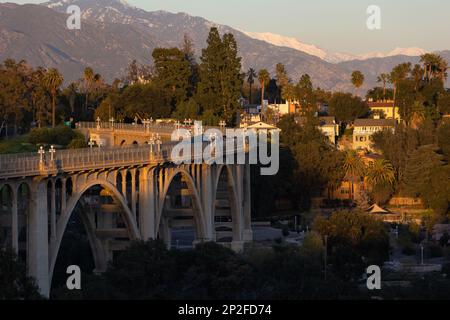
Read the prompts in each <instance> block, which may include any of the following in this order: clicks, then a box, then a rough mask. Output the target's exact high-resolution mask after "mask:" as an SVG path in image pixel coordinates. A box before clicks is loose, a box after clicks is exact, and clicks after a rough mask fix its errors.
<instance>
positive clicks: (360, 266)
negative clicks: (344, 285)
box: [313, 211, 389, 281]
mask: <svg viewBox="0 0 450 320" xmlns="http://www.w3.org/2000/svg"><path fill="white" fill-rule="evenodd" d="M313 230H314V231H316V232H318V233H319V234H320V235H321V236H322V238H324V237H325V236H327V237H328V241H327V242H328V248H327V249H328V250H327V251H328V252H329V262H330V265H331V269H332V270H334V271H335V272H336V274H338V275H339V276H340V277H342V278H343V279H347V280H349V281H356V280H357V279H359V277H360V276H361V274H362V273H363V272H364V269H365V267H367V266H369V265H373V264H375V265H382V264H383V263H384V262H385V261H386V260H387V259H388V258H389V235H388V233H387V232H386V229H385V227H384V225H383V223H382V222H380V221H378V220H376V219H375V218H373V217H371V216H369V215H367V214H362V213H358V212H347V211H343V212H335V213H333V214H332V215H331V217H330V218H329V219H326V218H324V217H318V218H317V219H316V221H315V222H314V226H313Z"/></svg>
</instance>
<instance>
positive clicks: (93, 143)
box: [88, 139, 95, 150]
mask: <svg viewBox="0 0 450 320" xmlns="http://www.w3.org/2000/svg"><path fill="white" fill-rule="evenodd" d="M88 146H89V148H91V150H92V148H94V146H95V141H94V140H92V139H89V143H88Z"/></svg>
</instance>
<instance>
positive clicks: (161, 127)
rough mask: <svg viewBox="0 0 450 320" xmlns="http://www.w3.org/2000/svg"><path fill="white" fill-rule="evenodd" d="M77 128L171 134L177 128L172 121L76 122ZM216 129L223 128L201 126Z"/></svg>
mask: <svg viewBox="0 0 450 320" xmlns="http://www.w3.org/2000/svg"><path fill="white" fill-rule="evenodd" d="M76 127H77V129H88V130H97V131H102V130H109V131H121V132H134V133H161V134H172V132H174V131H175V130H176V129H177V126H176V125H175V124H173V123H152V124H133V123H111V122H78V123H77V124H76ZM179 128H180V129H188V130H191V129H192V128H193V126H186V125H180V126H179ZM209 129H217V130H223V128H221V127H213V126H203V130H204V131H206V130H209Z"/></svg>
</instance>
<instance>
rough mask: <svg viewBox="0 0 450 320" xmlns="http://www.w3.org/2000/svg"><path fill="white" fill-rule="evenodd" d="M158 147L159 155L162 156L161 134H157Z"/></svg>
mask: <svg viewBox="0 0 450 320" xmlns="http://www.w3.org/2000/svg"><path fill="white" fill-rule="evenodd" d="M156 145H157V146H158V154H159V155H161V145H162V140H161V137H160V136H159V134H156Z"/></svg>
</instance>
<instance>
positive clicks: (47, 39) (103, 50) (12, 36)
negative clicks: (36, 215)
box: [0, 0, 450, 94]
mask: <svg viewBox="0 0 450 320" xmlns="http://www.w3.org/2000/svg"><path fill="white" fill-rule="evenodd" d="M72 4H75V5H78V6H79V7H80V8H81V11H82V17H83V19H82V28H81V30H75V31H74V30H69V29H67V27H66V20H67V14H66V10H67V7H68V6H70V5H72ZM0 17H1V18H0V61H3V60H5V59H7V58H13V59H16V60H21V59H25V60H27V61H28V62H29V63H30V64H32V65H34V66H43V67H56V68H58V69H59V70H60V71H61V72H62V73H63V75H64V79H65V80H66V82H69V81H73V80H77V79H78V77H80V75H81V74H82V72H83V69H84V68H85V67H86V66H91V67H93V68H94V69H95V71H96V72H99V73H100V74H102V75H103V77H104V78H105V79H106V80H107V81H112V80H113V79H114V78H120V77H121V76H123V74H124V71H125V69H126V67H127V66H128V65H129V63H130V62H131V61H132V60H134V59H136V60H137V62H138V63H142V64H151V63H152V58H151V53H152V51H153V49H155V48H157V47H179V46H180V45H181V44H182V41H183V38H184V35H185V34H187V35H188V36H189V37H190V38H191V39H192V40H193V43H194V47H195V50H196V54H197V57H198V56H200V55H201V50H202V48H204V47H205V45H206V39H207V37H208V33H209V30H210V28H211V27H213V26H216V27H218V28H219V31H220V32H221V33H222V34H223V33H232V34H233V35H234V36H235V39H236V41H237V43H238V48H239V55H240V56H241V57H242V68H243V70H248V68H250V67H251V68H254V69H256V70H260V69H262V68H265V69H267V70H268V71H269V72H270V73H271V74H272V75H273V74H274V72H275V65H276V64H277V63H283V64H284V65H285V66H286V69H287V71H288V73H289V77H290V78H291V80H292V81H293V82H296V81H298V79H300V77H301V76H302V75H303V74H306V73H307V74H309V75H310V76H311V78H312V80H313V83H314V85H315V86H318V87H321V88H323V89H328V90H335V91H337V90H341V91H348V90H353V89H352V85H351V82H350V74H351V72H352V71H354V70H361V71H362V72H363V73H364V74H365V75H366V81H365V84H364V87H363V88H361V90H360V92H359V93H360V94H364V92H365V91H366V90H367V89H368V88H370V87H373V86H375V85H376V84H377V82H376V79H377V76H378V75H379V74H380V73H383V72H388V71H390V70H391V69H392V67H393V66H395V65H396V64H398V63H402V62H411V63H419V57H418V55H420V54H422V53H423V50H421V49H420V48H407V49H402V48H398V49H395V50H393V51H392V52H390V53H386V54H383V53H370V54H367V55H361V56H356V55H351V54H346V53H335V52H329V51H327V50H324V49H322V48H319V47H317V46H314V45H309V44H305V43H302V42H301V41H299V40H297V39H295V38H288V37H283V36H279V35H273V34H263V35H258V34H254V33H248V32H242V31H239V30H237V29H235V28H232V27H229V26H225V25H220V24H216V23H214V22H212V21H209V20H206V19H204V18H202V17H195V16H191V15H188V14H186V13H171V12H166V11H153V12H149V11H145V10H142V9H140V8H137V7H133V6H131V5H129V4H128V3H126V2H125V1H123V0H52V1H50V2H47V3H45V4H43V5H33V4H26V5H18V4H14V3H0ZM399 54H400V55H399ZM441 54H442V55H443V56H444V58H446V59H448V60H449V61H450V52H449V51H446V52H442V53H441ZM372 57H385V58H372ZM355 59H356V60H355ZM358 59H366V60H358ZM340 61H341V62H340Z"/></svg>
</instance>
